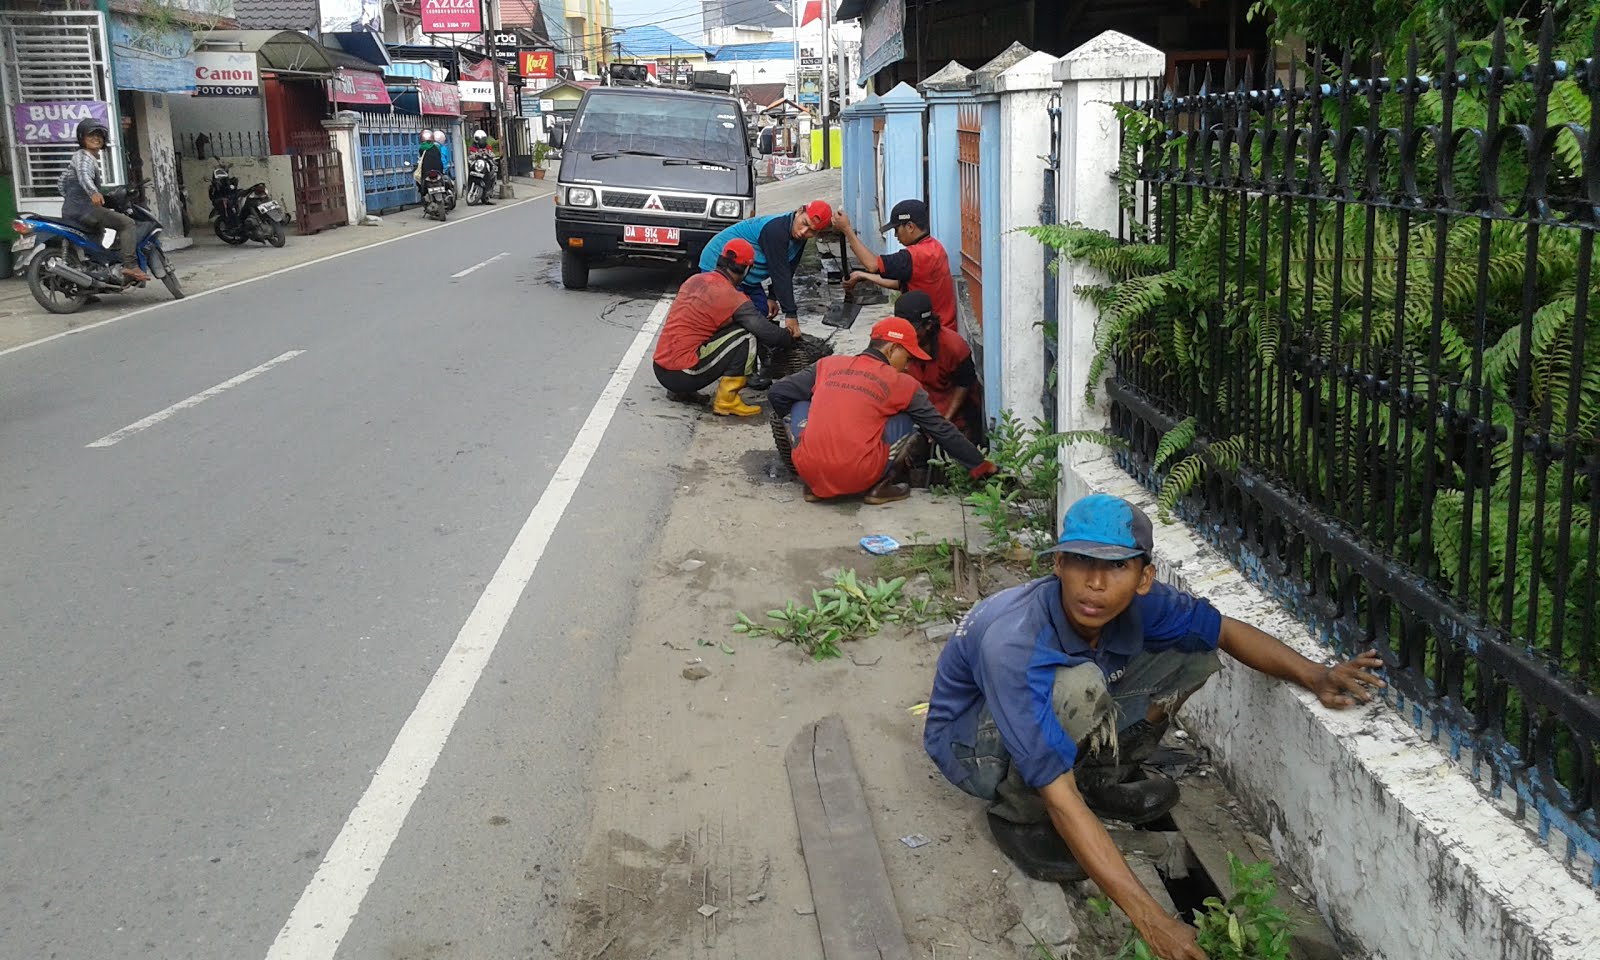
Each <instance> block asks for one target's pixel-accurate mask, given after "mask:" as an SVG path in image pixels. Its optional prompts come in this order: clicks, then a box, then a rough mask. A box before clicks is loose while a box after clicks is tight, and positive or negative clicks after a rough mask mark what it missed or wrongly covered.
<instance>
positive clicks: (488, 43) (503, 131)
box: [478, 0, 510, 200]
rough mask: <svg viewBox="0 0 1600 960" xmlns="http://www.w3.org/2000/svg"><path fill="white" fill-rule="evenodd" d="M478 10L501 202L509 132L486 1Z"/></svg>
mask: <svg viewBox="0 0 1600 960" xmlns="http://www.w3.org/2000/svg"><path fill="white" fill-rule="evenodd" d="M478 10H479V13H480V14H481V15H482V17H483V45H484V47H485V48H486V49H487V50H488V51H489V71H490V74H489V75H490V77H492V78H493V80H494V115H495V116H496V117H497V118H498V119H499V122H500V136H498V137H496V138H495V140H496V142H497V143H499V144H500V156H499V157H497V158H496V162H497V163H498V164H499V167H500V198H501V199H502V200H503V199H505V198H506V197H507V196H509V194H507V192H506V188H507V187H508V186H509V185H510V181H509V179H508V178H507V177H506V141H507V140H508V139H509V138H508V137H507V136H506V135H507V133H509V132H510V131H509V130H508V129H507V125H506V92H505V87H504V86H503V85H502V84H501V83H500V57H499V53H498V51H499V48H498V47H497V46H496V45H495V38H494V34H495V25H494V24H493V23H491V22H490V19H489V5H488V0H480V2H479V5H478Z"/></svg>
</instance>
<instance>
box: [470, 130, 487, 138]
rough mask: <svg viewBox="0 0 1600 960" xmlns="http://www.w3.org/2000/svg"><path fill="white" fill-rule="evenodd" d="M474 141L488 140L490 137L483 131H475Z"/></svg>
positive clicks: (473, 134)
mask: <svg viewBox="0 0 1600 960" xmlns="http://www.w3.org/2000/svg"><path fill="white" fill-rule="evenodd" d="M472 139H474V140H487V139H489V135H488V134H487V133H484V132H483V131H482V130H474V131H472Z"/></svg>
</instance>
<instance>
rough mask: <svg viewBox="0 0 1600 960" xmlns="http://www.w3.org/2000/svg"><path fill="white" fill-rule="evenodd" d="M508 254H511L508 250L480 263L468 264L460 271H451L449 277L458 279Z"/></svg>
mask: <svg viewBox="0 0 1600 960" xmlns="http://www.w3.org/2000/svg"><path fill="white" fill-rule="evenodd" d="M509 256H511V254H510V253H509V252H507V253H497V254H495V255H494V256H492V257H490V258H489V259H487V260H485V261H483V262H482V263H475V264H473V265H472V266H470V267H468V268H467V269H465V270H463V271H461V272H460V273H452V274H450V279H451V280H460V279H461V278H462V277H464V276H466V275H467V274H469V273H472V272H474V271H477V270H482V269H483V268H484V267H487V266H488V265H489V264H491V263H494V262H495V261H496V260H503V259H505V258H506V257H509Z"/></svg>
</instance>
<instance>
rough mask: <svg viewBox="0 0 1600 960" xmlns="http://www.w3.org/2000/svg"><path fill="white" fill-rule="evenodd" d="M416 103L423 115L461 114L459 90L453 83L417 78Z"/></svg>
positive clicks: (445, 115) (456, 115)
mask: <svg viewBox="0 0 1600 960" xmlns="http://www.w3.org/2000/svg"><path fill="white" fill-rule="evenodd" d="M417 103H418V105H419V106H420V107H421V110H422V113H423V115H424V116H430V115H431V116H440V117H459V116H461V90H460V89H459V88H458V87H457V86H456V85H455V84H453V83H435V82H433V81H432V80H418V81H417Z"/></svg>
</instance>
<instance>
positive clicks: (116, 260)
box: [11, 187, 183, 313]
mask: <svg viewBox="0 0 1600 960" xmlns="http://www.w3.org/2000/svg"><path fill="white" fill-rule="evenodd" d="M101 195H102V196H104V197H105V203H106V207H107V208H108V209H111V210H116V211H117V212H119V213H125V214H127V215H128V216H130V217H132V218H133V220H134V224H135V227H134V229H135V230H136V231H138V237H139V240H138V247H137V249H138V255H139V268H140V269H142V270H144V271H145V272H146V273H149V274H150V275H151V276H154V277H158V278H160V280H161V282H162V283H163V284H165V285H166V288H167V292H168V293H170V294H172V298H173V299H174V300H181V299H183V287H182V286H181V285H180V284H179V282H178V275H177V274H176V273H175V272H173V269H172V265H171V264H169V263H168V262H167V254H166V252H165V251H164V250H162V249H161V243H160V239H161V223H160V221H158V220H157V219H156V217H155V214H153V213H151V212H150V210H149V209H148V208H147V207H144V206H142V205H140V204H137V203H134V202H133V201H132V199H130V198H129V196H128V188H127V187H109V188H107V189H105V190H103V191H101ZM11 226H12V228H13V229H14V230H15V231H16V232H17V233H18V234H20V239H18V240H17V241H16V243H15V244H13V245H12V247H11V249H12V251H13V252H14V253H17V254H20V255H21V256H23V257H27V258H29V259H28V289H29V290H30V291H32V293H33V298H34V299H35V300H37V301H39V306H41V307H44V308H45V309H46V310H48V311H50V312H51V313H74V312H76V311H77V310H79V309H80V308H82V307H83V305H84V304H85V303H87V302H88V301H89V298H90V297H91V296H94V295H95V294H99V293H125V292H126V291H128V290H130V289H132V288H134V287H142V286H144V281H142V280H130V279H127V278H125V277H124V276H123V275H122V270H121V264H122V257H121V255H120V254H119V252H118V250H117V234H116V231H115V230H105V231H98V230H96V231H93V233H91V231H90V229H89V228H86V227H83V226H80V225H79V224H77V223H74V222H72V221H71V220H62V219H60V218H58V217H46V216H43V215H41V214H37V213H20V214H18V215H17V218H16V220H14V221H13V222H12V224H11Z"/></svg>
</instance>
